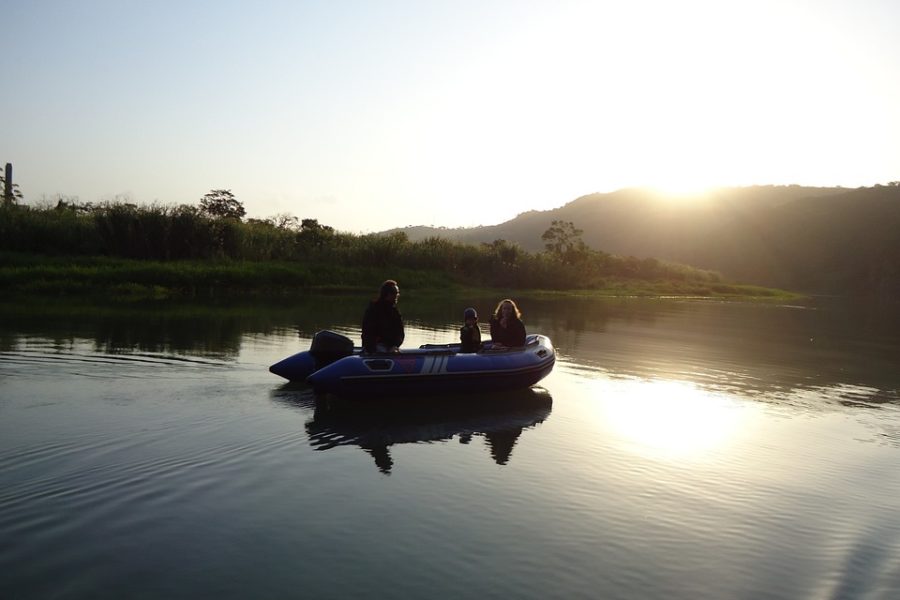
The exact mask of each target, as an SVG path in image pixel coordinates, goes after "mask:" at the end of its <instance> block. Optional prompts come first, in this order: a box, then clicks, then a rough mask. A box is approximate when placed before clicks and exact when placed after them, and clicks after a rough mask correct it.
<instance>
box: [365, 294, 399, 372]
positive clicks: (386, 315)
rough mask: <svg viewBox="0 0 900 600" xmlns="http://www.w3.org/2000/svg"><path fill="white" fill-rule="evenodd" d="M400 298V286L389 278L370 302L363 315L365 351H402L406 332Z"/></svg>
mask: <svg viewBox="0 0 900 600" xmlns="http://www.w3.org/2000/svg"><path fill="white" fill-rule="evenodd" d="M399 298H400V286H399V285H397V282H396V281H394V280H393V279H388V280H387V281H385V282H384V283H382V284H381V290H380V291H379V293H378V298H376V299H375V300H372V301H371V302H369V306H367V307H366V312H365V314H364V315H363V323H362V345H363V351H365V352H368V353H370V354H372V353H376V352H399V351H400V344H402V343H403V338H404V337H405V333H404V331H403V317H402V316H401V315H400V311H399V310H397V300H398V299H399Z"/></svg>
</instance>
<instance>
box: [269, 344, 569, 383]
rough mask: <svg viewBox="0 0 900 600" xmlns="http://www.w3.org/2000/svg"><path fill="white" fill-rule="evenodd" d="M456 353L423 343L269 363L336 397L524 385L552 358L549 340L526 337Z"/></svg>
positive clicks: (451, 346) (543, 374)
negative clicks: (520, 343) (328, 359)
mask: <svg viewBox="0 0 900 600" xmlns="http://www.w3.org/2000/svg"><path fill="white" fill-rule="evenodd" d="M486 348H487V349H486V350H484V351H482V352H478V353H460V352H459V344H447V345H440V346H433V345H431V346H423V347H422V348H417V349H413V350H404V351H402V352H399V353H394V354H377V355H372V354H362V353H361V352H359V351H356V350H355V351H354V353H353V354H352V355H350V356H346V357H344V358H341V359H339V360H336V361H334V362H332V363H331V364H328V365H325V366H323V367H321V368H318V365H316V364H315V360H314V358H311V357H309V356H303V355H308V354H309V353H308V352H306V353H304V352H301V353H298V354H296V355H294V356H292V357H288V358H287V359H285V360H283V361H281V362H279V363H276V364H275V365H272V367H270V370H271V371H272V372H273V373H276V374H278V375H281V376H282V377H286V378H287V379H290V380H292V381H299V380H301V377H303V376H304V375H306V377H305V379H306V381H307V383H309V384H310V385H311V386H312V388H313V389H314V390H315V391H316V392H317V393H330V394H335V395H339V396H352V397H360V396H381V397H383V396H401V395H402V396H408V395H433V394H436V393H455V394H459V393H467V392H499V391H506V390H516V389H523V388H527V387H530V386H532V385H534V384H535V383H537V382H539V381H540V380H542V379H543V378H544V377H546V376H547V375H548V374H549V373H550V372H551V371H552V370H553V365H554V363H555V361H556V352H555V350H554V348H553V345H552V343H551V342H550V339H549V338H547V337H545V336H542V335H530V336H528V339H527V343H526V345H525V346H524V347H522V348H515V349H504V350H495V349H493V348H491V346H490V344H486Z"/></svg>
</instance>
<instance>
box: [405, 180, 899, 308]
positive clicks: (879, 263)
mask: <svg viewBox="0 0 900 600" xmlns="http://www.w3.org/2000/svg"><path fill="white" fill-rule="evenodd" d="M554 220H563V221H570V222H572V223H574V224H575V226H576V227H578V228H579V229H582V230H583V231H584V234H583V239H584V241H585V243H587V245H588V246H590V247H592V248H595V249H597V250H602V251H604V252H609V253H612V254H616V255H630V256H636V257H639V258H643V257H655V258H658V259H662V260H669V261H673V262H678V263H683V264H688V265H691V266H695V267H698V268H702V269H712V270H716V271H719V272H720V273H722V274H723V275H724V276H725V277H727V278H731V279H736V280H741V281H748V282H753V283H757V284H761V285H769V286H777V287H786V288H790V289H799V290H804V291H810V292H823V293H837V294H842V293H854V294H855V293H877V294H886V295H887V294H900V184H898V183H897V182H894V183H892V184H890V185H886V186H881V185H879V186H875V187H871V188H858V189H852V190H851V189H847V188H811V187H801V186H756V187H747V188H725V189H720V190H716V191H715V192H710V193H707V194H704V195H697V196H693V197H682V198H671V197H666V196H663V195H662V194H659V193H655V192H652V191H649V190H642V189H626V190H620V191H618V192H613V193H609V194H591V195H588V196H583V197H581V198H578V199H576V200H574V201H572V202H570V203H568V204H566V205H565V206H562V207H560V208H558V209H554V210H549V211H530V212H526V213H523V214H520V215H519V216H517V217H516V218H515V219H512V220H510V221H507V222H505V223H502V224H500V225H495V226H490V227H476V228H469V229H441V228H430V227H416V228H407V229H404V230H403V231H405V232H406V233H407V235H409V237H410V239H413V240H415V239H418V238H422V237H428V236H434V235H438V236H442V237H447V238H451V239H456V240H461V241H466V242H473V243H474V242H492V241H494V240H497V239H503V240H507V241H509V242H513V243H518V244H520V245H521V246H522V247H523V248H525V249H528V250H536V249H539V248H540V247H541V246H542V241H541V234H542V233H543V232H544V231H545V230H546V229H547V227H548V226H549V225H550V223H551V222H552V221H554Z"/></svg>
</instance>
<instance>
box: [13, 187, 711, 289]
mask: <svg viewBox="0 0 900 600" xmlns="http://www.w3.org/2000/svg"><path fill="white" fill-rule="evenodd" d="M307 225H308V226H307ZM0 250H3V251H7V252H15V253H33V254H41V255H50V256H69V257H107V260H108V261H112V262H106V263H104V262H103V261H102V260H101V259H96V260H95V261H94V262H93V263H84V264H83V266H82V267H79V268H80V269H82V270H80V271H79V270H78V269H79V268H76V269H75V270H72V268H73V267H65V268H66V269H69V270H68V273H69V274H70V276H74V275H76V274H77V277H78V280H79V281H82V282H84V285H91V282H94V283H97V284H101V283H104V282H107V281H106V280H104V277H110V275H109V273H111V272H112V271H116V272H117V275H116V276H115V278H116V279H118V280H120V281H121V280H122V278H123V277H125V276H124V275H123V269H125V272H127V278H129V279H130V280H131V281H132V282H134V283H135V284H138V285H167V286H172V287H176V288H179V289H182V288H189V289H197V288H202V287H205V286H209V287H231V286H234V287H252V286H262V287H271V286H278V285H282V286H289V287H305V286H310V285H319V284H324V285H334V286H338V287H339V286H342V285H353V284H354V283H356V284H358V283H360V282H359V281H358V280H359V278H360V277H364V278H366V279H368V277H369V271H371V273H372V274H373V275H372V277H374V279H376V280H377V279H379V278H383V277H384V276H387V275H390V274H392V273H393V272H394V271H393V270H396V269H401V270H404V271H405V272H407V273H408V274H410V275H411V276H413V277H416V275H412V274H413V273H419V275H418V277H420V278H421V277H425V275H424V274H425V273H426V272H428V273H430V274H431V277H434V278H435V279H436V281H435V283H437V284H438V285H440V281H441V280H442V278H443V280H444V281H451V282H456V283H460V284H464V285H469V286H484V287H500V288H513V289H523V288H531V289H537V288H542V289H551V290H552V289H592V288H594V289H595V288H601V287H604V286H608V285H609V284H610V281H618V280H642V281H659V280H664V281H668V282H679V283H680V284H683V285H684V286H685V287H688V288H689V287H690V285H691V284H699V285H712V284H717V283H719V276H718V275H717V274H715V273H712V272H708V271H701V270H698V269H693V268H690V267H686V266H683V265H672V264H667V263H664V262H661V261H658V260H656V259H652V258H651V259H637V258H634V257H619V256H613V255H610V254H606V253H604V252H599V251H595V250H591V249H588V248H585V249H582V250H581V251H579V252H575V253H569V254H567V255H565V256H558V255H554V254H551V253H545V252H541V253H529V252H526V251H524V250H523V249H522V248H521V247H519V246H517V245H515V244H511V243H509V242H506V241H504V240H498V241H495V242H494V243H492V244H481V245H471V244H463V243H459V242H453V241H449V240H445V239H440V238H429V239H425V240H422V241H417V242H412V241H409V240H408V239H407V237H406V235H405V234H403V233H395V234H392V235H373V234H369V235H353V234H348V233H340V232H335V231H333V230H332V229H331V228H329V227H321V226H318V224H317V223H315V222H312V223H309V224H306V223H305V224H304V227H302V228H297V227H288V226H277V225H276V224H275V223H274V222H267V221H257V220H251V221H249V222H242V221H239V220H236V219H216V218H210V217H209V216H207V215H205V214H203V213H202V212H200V210H199V209H198V208H197V207H193V206H187V205H181V206H162V205H151V206H136V205H133V204H125V203H105V204H101V205H98V206H96V207H91V208H89V209H79V208H77V207H71V206H67V207H59V208H51V207H46V208H32V207H24V206H7V207H2V208H0ZM115 258H125V259H136V260H138V261H140V262H139V263H135V264H131V263H129V266H125V265H124V264H123V263H115V261H114V260H113V259H115ZM198 260H200V261H205V262H204V263H203V264H202V265H201V263H197V262H192V261H198ZM210 260H213V261H215V262H217V263H230V264H229V265H228V266H227V267H226V266H220V267H217V266H215V265H214V264H210V263H209V261H210ZM6 262H7V266H9V264H8V263H9V257H8V256H7V258H6ZM176 263H177V264H176ZM42 265H43V266H42ZM54 268H56V269H59V268H62V267H59V266H58V265H57V266H55V267H54V263H53V262H52V261H49V262H48V261H47V260H42V261H41V264H34V265H30V266H26V265H20V268H19V270H18V271H17V267H14V266H12V267H11V268H8V269H4V272H3V274H2V280H0V285H2V284H3V281H5V282H6V283H7V284H9V283H10V282H13V281H15V280H16V278H17V277H18V278H23V277H29V278H30V280H31V281H33V282H39V281H41V280H42V279H43V280H48V281H49V280H52V279H54V271H53V269H54ZM41 269H45V270H46V271H45V272H42V271H41ZM26 271H28V274H26ZM55 273H56V274H57V275H58V274H59V272H58V271H56V272H55ZM354 279H355V280H356V281H352V280H354ZM160 282H164V283H160ZM20 283H21V281H20ZM107 283H108V282H107ZM73 285H76V284H75V283H73Z"/></svg>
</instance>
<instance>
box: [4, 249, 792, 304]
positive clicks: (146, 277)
mask: <svg viewBox="0 0 900 600" xmlns="http://www.w3.org/2000/svg"><path fill="white" fill-rule="evenodd" d="M387 277H392V278H395V279H397V280H399V281H400V282H401V286H402V287H403V288H404V289H410V290H417V291H418V292H421V293H446V292H448V291H459V290H463V289H483V290H495V289H503V290H510V291H512V290H515V291H517V292H527V291H531V292H534V291H535V288H530V287H527V288H526V287H518V286H513V287H510V286H498V287H496V288H494V287H491V286H485V285H484V284H483V283H481V282H478V281H477V280H476V279H474V278H471V277H464V276H462V275H461V274H452V273H446V272H442V271H440V270H437V269H411V268H409V267H402V266H390V265H356V266H346V265H333V264H326V263H301V262H297V261H232V260H175V261H156V260H133V259H124V258H110V257H97V256H55V257H52V256H42V255H37V254H23V253H0V293H3V294H5V295H16V296H50V295H54V296H58V295H68V296H103V297H106V298H118V299H146V298H191V297H208V296H226V297H243V296H246V297H254V296H286V297H289V296H292V295H296V294H303V293H308V292H311V291H316V292H320V293H322V292H356V291H364V292H370V291H371V290H374V289H377V287H378V285H379V284H380V283H381V281H382V280H384V279H385V278H387ZM543 293H552V294H559V293H567V294H568V293H576V294H581V295H597V296H640V297H658V296H679V297H702V298H738V299H751V298H753V299H790V298H796V297H797V296H796V295H795V294H791V293H790V292H785V291H783V290H772V289H767V288H761V287H757V286H750V285H739V284H730V283H724V282H721V281H702V280H671V279H658V280H652V279H634V278H620V277H606V278H604V279H602V280H601V281H598V282H597V285H595V286H594V287H591V288H587V289H578V290H553V291H545V292H543Z"/></svg>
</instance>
